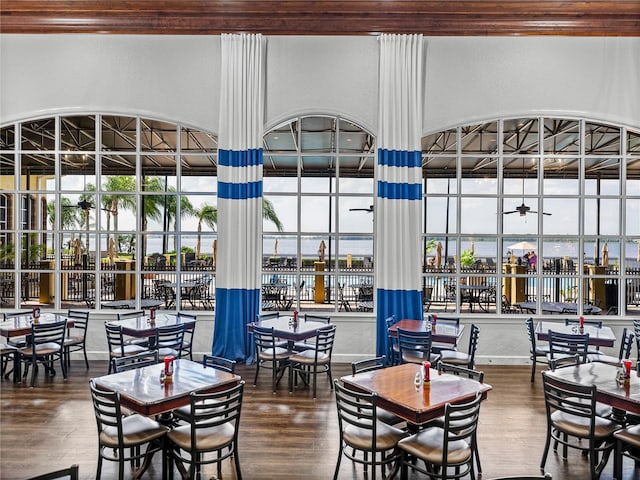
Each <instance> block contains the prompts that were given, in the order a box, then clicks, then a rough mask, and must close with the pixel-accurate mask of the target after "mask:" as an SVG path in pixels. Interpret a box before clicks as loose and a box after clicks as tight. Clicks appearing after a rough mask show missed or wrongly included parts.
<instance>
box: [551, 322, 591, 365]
mask: <svg viewBox="0 0 640 480" xmlns="http://www.w3.org/2000/svg"><path fill="white" fill-rule="evenodd" d="M588 346H589V334H588V333H585V334H572V333H562V332H555V331H553V330H549V357H550V360H556V361H557V360H559V359H566V358H569V357H575V358H576V359H577V361H579V362H580V363H586V361H587V348H588Z"/></svg>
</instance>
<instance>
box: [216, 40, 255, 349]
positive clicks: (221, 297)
mask: <svg viewBox="0 0 640 480" xmlns="http://www.w3.org/2000/svg"><path fill="white" fill-rule="evenodd" d="M221 41H222V49H221V51H222V62H221V76H222V80H221V94H220V132H219V137H218V141H219V146H218V147H219V148H218V232H219V236H218V244H217V258H216V264H217V265H216V321H215V326H214V334H213V347H212V353H213V355H217V356H221V357H224V358H229V359H234V360H241V359H245V358H247V357H250V352H251V347H252V345H251V341H250V337H249V336H248V334H247V323H249V322H251V321H253V320H254V319H255V317H256V314H257V313H258V312H259V308H260V283H261V281H260V278H261V277H260V274H261V271H260V270H261V266H262V262H261V257H262V164H263V159H262V148H261V146H262V136H263V124H264V118H263V117H264V45H265V42H264V39H263V37H262V35H249V34H241V35H227V34H225V35H222V38H221Z"/></svg>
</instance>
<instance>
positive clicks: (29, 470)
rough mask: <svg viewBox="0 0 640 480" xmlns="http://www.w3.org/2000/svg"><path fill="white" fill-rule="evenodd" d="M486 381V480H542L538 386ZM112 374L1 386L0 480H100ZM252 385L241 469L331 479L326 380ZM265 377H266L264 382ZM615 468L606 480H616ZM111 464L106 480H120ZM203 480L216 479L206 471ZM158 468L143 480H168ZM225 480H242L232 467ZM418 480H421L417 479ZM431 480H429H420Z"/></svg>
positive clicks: (576, 479) (331, 406) (584, 468)
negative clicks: (311, 384)
mask: <svg viewBox="0 0 640 480" xmlns="http://www.w3.org/2000/svg"><path fill="white" fill-rule="evenodd" d="M482 369H483V370H484V372H485V381H486V383H489V384H491V385H492V386H493V390H492V391H491V392H489V396H488V399H487V401H485V402H483V404H482V409H481V414H480V427H479V438H478V442H479V449H480V455H481V459H482V465H483V468H484V474H483V476H482V478H484V479H491V478H493V477H495V476H501V475H514V474H538V473H539V471H540V470H539V463H540V455H541V453H542V448H543V446H544V438H545V428H546V424H545V413H544V400H543V397H542V385H541V380H540V378H538V381H537V382H536V383H535V384H531V383H530V382H529V374H530V369H529V368H528V367H517V366H493V365H486V366H482ZM334 371H335V372H334V373H335V376H342V375H345V374H347V373H350V366H348V365H345V364H337V365H334ZM105 373H106V362H93V363H92V364H91V369H90V370H89V371H86V370H85V368H84V364H83V363H79V362H78V363H74V364H73V365H72V368H71V372H70V377H69V379H68V381H67V382H63V380H62V378H61V377H60V376H58V377H54V378H45V377H44V376H43V374H42V373H40V374H39V377H38V379H37V384H36V387H35V388H30V387H28V386H27V385H26V384H19V385H14V384H13V383H11V382H10V381H7V380H5V381H3V382H2V384H1V385H0V387H1V392H0V401H1V408H0V448H1V450H0V478H1V479H3V480H14V479H16V480H17V479H26V478H28V477H30V476H32V475H36V474H40V473H44V472H47V471H51V470H55V469H58V468H64V467H67V466H69V465H71V464H73V463H78V464H79V465H80V478H82V479H93V478H95V472H96V462H97V434H96V424H95V420H94V416H93V410H92V407H91V403H90V400H89V398H90V397H89V388H88V381H89V379H90V378H91V377H94V376H100V375H103V374H105ZM238 373H239V374H240V375H242V376H243V378H245V379H246V380H247V388H246V390H245V398H244V403H243V412H242V420H241V433H240V447H239V454H240V464H241V466H242V475H243V478H244V479H246V480H261V479H264V480H275V479H278V480H280V479H292V480H293V479H296V480H298V479H305V480H316V479H317V480H326V479H331V478H333V472H334V468H335V465H336V459H337V455H338V430H337V425H338V424H337V419H336V411H335V410H336V408H335V402H334V398H333V395H332V392H331V390H330V389H329V383H328V381H326V380H325V378H326V377H325V378H323V379H322V381H321V382H320V385H319V391H318V399H317V400H313V399H312V398H311V394H310V392H309V390H308V389H301V390H297V391H294V393H293V394H292V395H289V393H288V391H287V386H286V385H285V383H286V382H283V383H282V384H281V385H280V387H279V390H278V393H277V394H276V395H273V394H272V393H271V391H270V390H271V388H270V375H269V373H270V372H267V371H265V372H261V378H260V379H259V380H258V386H257V387H253V385H252V382H253V373H254V370H253V368H252V367H246V366H241V367H240V368H239V372H238ZM262 373H264V375H262ZM612 463H613V462H612V461H610V462H609V465H608V466H607V468H606V469H605V472H604V473H603V475H602V477H601V478H602V479H603V480H610V479H611V478H612ZM546 470H547V471H548V472H550V473H551V474H552V475H553V478H554V480H560V479H562V480H584V479H587V478H588V465H587V461H586V460H585V458H584V457H582V456H581V455H580V454H579V452H576V451H570V452H569V458H568V460H566V461H563V460H562V459H561V458H560V457H559V456H558V455H556V454H554V453H553V452H552V453H550V455H549V458H548V461H547V468H546ZM115 472H116V470H115V468H114V465H113V464H112V463H111V462H105V470H103V478H104V479H113V478H116V475H115ZM205 472H206V473H207V477H206V478H210V477H211V476H212V475H213V470H211V469H210V470H206V471H205ZM160 473H161V470H160V462H159V459H156V463H155V464H154V465H153V466H152V468H151V470H150V471H149V472H148V473H147V474H146V475H145V476H144V477H143V478H150V479H159V478H161V474H160ZM223 478H224V479H235V478H236V477H235V474H234V473H233V469H232V467H231V464H230V462H228V461H227V462H225V463H224V467H223ZM339 478H340V479H349V480H351V479H354V480H355V479H364V478H366V477H365V476H364V474H363V472H362V469H361V468H360V467H358V466H356V467H354V466H353V464H352V463H351V462H349V461H348V460H347V459H343V461H342V466H341V469H340V475H339ZM410 478H412V479H417V478H421V477H419V476H417V475H415V476H411V477H410ZM422 478H424V477H422ZM624 478H625V479H628V480H631V479H636V480H638V479H640V471H638V470H637V469H634V467H633V465H632V464H631V462H629V461H627V462H626V463H625V476H624Z"/></svg>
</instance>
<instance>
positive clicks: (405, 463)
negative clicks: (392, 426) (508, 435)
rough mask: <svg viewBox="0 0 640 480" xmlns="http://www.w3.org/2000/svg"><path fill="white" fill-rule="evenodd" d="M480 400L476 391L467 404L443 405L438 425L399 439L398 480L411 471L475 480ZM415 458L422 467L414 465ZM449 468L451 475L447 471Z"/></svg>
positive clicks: (440, 476)
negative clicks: (474, 464) (475, 453)
mask: <svg viewBox="0 0 640 480" xmlns="http://www.w3.org/2000/svg"><path fill="white" fill-rule="evenodd" d="M481 400H482V394H481V393H479V392H478V394H477V395H476V397H475V399H474V400H472V401H470V402H467V403H460V404H450V403H447V404H446V405H445V409H444V418H443V425H442V426H432V427H427V428H425V429H423V430H420V431H419V432H418V433H415V434H414V435H411V436H410V437H407V438H404V439H402V440H400V441H399V442H398V448H399V449H400V450H401V451H402V464H401V465H402V466H401V478H402V479H406V478H408V470H409V468H411V469H413V470H417V471H419V472H421V473H424V474H425V475H428V476H429V477H430V478H440V479H458V478H462V477H464V476H466V475H470V476H471V478H472V479H475V475H474V470H473V462H474V450H475V449H476V447H475V439H476V430H477V428H478V419H479V417H480V401H481ZM415 459H419V460H422V461H423V462H424V464H425V466H424V467H421V466H418V463H417V462H416V461H415ZM452 468H453V469H455V473H454V472H451V471H450V470H451V469H452Z"/></svg>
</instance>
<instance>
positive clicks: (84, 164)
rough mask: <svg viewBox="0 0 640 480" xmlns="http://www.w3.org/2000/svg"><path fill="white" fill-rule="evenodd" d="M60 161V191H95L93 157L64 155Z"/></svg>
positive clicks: (94, 164)
mask: <svg viewBox="0 0 640 480" xmlns="http://www.w3.org/2000/svg"><path fill="white" fill-rule="evenodd" d="M60 159H61V162H60V189H61V190H64V191H70V192H78V191H81V192H82V191H84V192H86V191H95V189H96V161H95V158H94V157H93V155H86V154H73V153H64V154H62V155H61V156H60Z"/></svg>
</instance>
